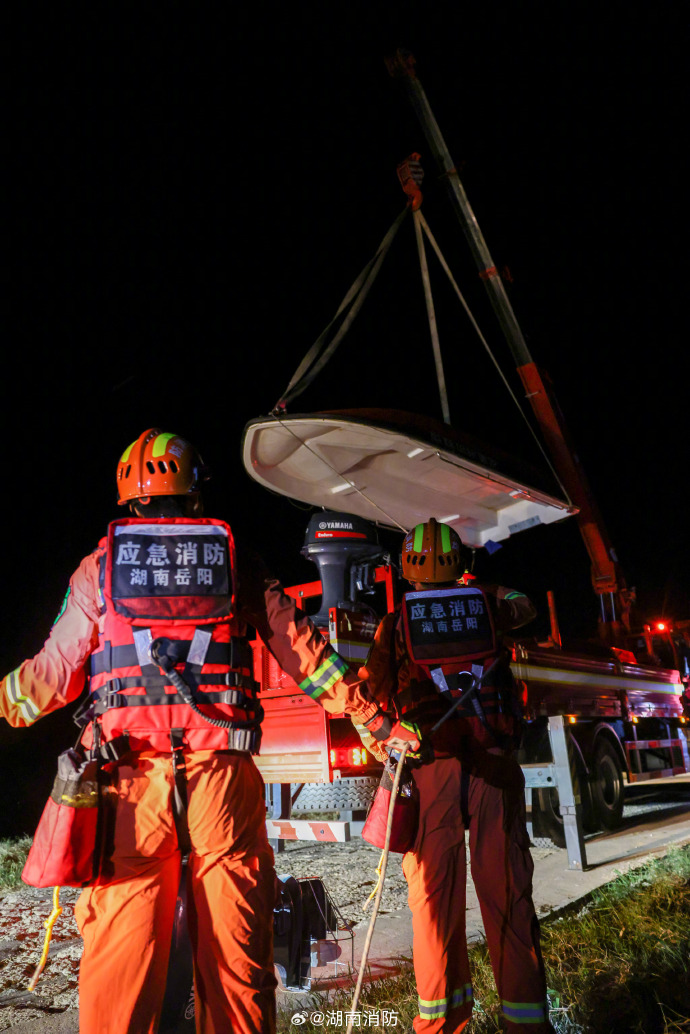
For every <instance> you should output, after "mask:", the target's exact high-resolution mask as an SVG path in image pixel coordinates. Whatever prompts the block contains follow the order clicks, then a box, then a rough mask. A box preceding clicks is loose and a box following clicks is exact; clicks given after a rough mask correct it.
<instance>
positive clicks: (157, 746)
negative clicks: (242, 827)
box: [83, 518, 261, 753]
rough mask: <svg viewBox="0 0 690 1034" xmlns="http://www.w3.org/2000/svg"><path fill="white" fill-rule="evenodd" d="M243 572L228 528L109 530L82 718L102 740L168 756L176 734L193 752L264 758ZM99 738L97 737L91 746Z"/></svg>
mask: <svg viewBox="0 0 690 1034" xmlns="http://www.w3.org/2000/svg"><path fill="white" fill-rule="evenodd" d="M235 569H236V565H235V548H234V542H233V538H232V532H231V530H230V528H229V526H228V525H227V524H225V523H224V522H223V521H218V520H211V519H208V518H200V519H190V518H165V519H156V520H153V519H147V518H124V519H122V520H117V521H113V522H112V523H111V524H110V525H109V527H108V537H107V545H106V552H105V556H104V558H103V561H102V576H101V581H102V592H103V598H104V602H105V622H104V627H103V632H102V633H101V634H100V635H99V645H98V649H97V650H96V651H95V652H94V653H93V654H92V656H91V674H90V680H89V691H90V696H89V702H88V704H87V710H86V712H85V715H84V718H83V720H84V721H88V720H94V722H95V724H96V726H97V727H98V729H99V732H98V733H97V734H96V735H97V736H98V737H99V738H100V740H101V742H102V741H106V742H108V741H112V740H115V739H117V738H118V737H121V736H127V737H128V746H129V749H131V750H156V751H160V752H168V751H169V750H170V748H171V733H172V732H173V731H175V733H176V735H177V736H178V737H179V735H180V732H181V733H182V735H183V739H184V743H185V745H187V746H188V747H189V748H190V749H193V750H227V749H234V750H249V751H251V752H252V753H258V749H259V741H260V729H259V722H260V719H261V708H260V705H259V704H258V701H257V700H256V696H255V691H256V687H255V683H254V680H253V663H252V651H251V648H250V646H249V644H248V642H247V640H246V638H245V637H244V635H243V633H244V626H243V624H242V623H241V622H239V621H238V619H237V618H236V616H235ZM154 641H157V643H158V645H159V646H161V647H162V651H163V653H164V654H165V656H166V657H167V658H168V659H169V661H171V663H172V664H173V665H174V669H175V671H176V672H177V673H178V674H179V675H181V676H182V678H183V680H184V682H185V683H186V684H187V686H188V687H189V688H190V689H191V690H192V696H193V698H194V703H195V705H196V708H197V710H195V709H193V708H192V706H190V705H189V704H188V703H186V702H185V700H184V698H183V696H181V695H180V693H178V692H177V690H176V688H175V686H174V685H173V684H172V682H171V681H170V678H169V677H168V676H167V675H166V674H165V673H164V671H163V670H162V669H161V668H160V667H159V666H158V664H156V663H154V661H153V660H152V657H151V652H150V647H151V644H152V642H154ZM209 721H210V722H213V723H216V724H209ZM92 739H93V733H92V731H91V729H89V730H87V732H86V734H85V736H84V744H85V746H87V747H89V746H91V741H92Z"/></svg>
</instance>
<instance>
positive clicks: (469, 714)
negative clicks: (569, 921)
mask: <svg viewBox="0 0 690 1034" xmlns="http://www.w3.org/2000/svg"><path fill="white" fill-rule="evenodd" d="M473 584H475V583H473ZM477 587H478V588H480V589H482V590H483V592H484V593H485V596H486V598H487V600H488V603H489V606H490V608H491V611H492V616H493V620H494V624H495V627H496V630H497V632H498V633H499V634H500V633H501V632H506V631H508V630H509V629H514V628H518V627H520V626H521V625H523V624H526V623H527V622H528V621H530V620H532V618H533V617H534V616H535V614H536V611H535V609H534V607H533V606H532V604H531V603H530V601H529V600H528V599H527V597H526V596H523V595H522V594H521V593H518V592H514V591H511V590H510V589H505V588H503V587H499V586H486V585H482V586H480V585H477ZM429 588H433V587H432V586H430V587H429ZM499 656H500V659H499V661H498V663H497V664H496V666H495V667H494V668H493V669H492V671H491V673H490V674H489V675H488V677H487V680H486V684H485V685H483V686H482V689H481V691H480V693H479V699H480V701H481V703H482V712H483V717H480V716H479V715H478V714H477V712H476V710H475V709H474V707H473V705H472V704H471V703H467V704H466V705H465V706H463V707H462V708H461V709H459V710H458V711H457V712H456V714H455V715H454V716H453V717H452V718H450V719H449V720H448V721H446V722H445V723H444V724H443V725H441V727H440V728H439V729H438V731H437V732H436V733H435V734H433V735H431V734H430V733H431V728H432V726H433V725H434V724H435V722H436V721H437V720H438V718H439V717H441V716H442V715H443V714H444V713H445V711H447V710H448V708H449V706H450V703H449V701H448V700H444V699H443V698H442V697H441V695H440V693H439V692H438V690H437V688H436V686H435V685H434V682H433V681H432V679H431V676H430V672H429V670H428V668H426V667H424V666H421V665H419V664H416V663H415V662H414V661H412V660H411V659H410V656H409V651H408V647H407V642H406V637H405V632H404V628H403V622H402V620H401V613H400V608H399V609H398V610H397V611H395V612H394V613H392V614H388V615H387V616H386V617H385V618H384V619H383V621H382V622H381V624H380V626H379V628H378V630H377V633H376V638H375V641H374V645H373V647H372V650H371V653H370V655H369V658H368V660H367V663H366V667H364V668H362V669H360V672H359V674H360V677H362V678H364V679H366V680H367V685H368V687H369V690H370V692H371V693H372V695H373V696H374V697H375V698H376V700H377V701H379V703H380V705H381V707H382V708H383V709H384V710H387V711H389V712H392V713H393V714H394V715H395V717H396V718H398V719H404V720H405V721H406V722H410V723H412V724H414V725H416V726H417V727H418V729H419V732H420V733H421V736H422V739H423V742H426V743H427V744H430V745H431V746H432V747H433V754H434V758H433V760H432V761H430V762H427V763H424V764H421V765H419V766H418V767H415V768H414V769H413V780H414V783H415V787H416V791H417V794H418V798H419V809H420V817H419V828H418V832H417V836H416V840H415V844H414V847H413V848H412V850H411V851H408V852H407V853H406V854H405V855H404V857H403V872H404V873H405V878H406V880H407V883H408V900H409V905H410V909H411V911H412V922H413V936H414V940H413V956H414V968H415V977H416V982H417V993H418V995H419V1013H418V1015H417V1017H416V1018H415V1021H414V1029H415V1031H416V1034H459V1032H460V1031H462V1030H463V1029H464V1028H465V1027H466V1025H467V1023H468V1022H469V1017H470V1016H471V1014H472V1004H473V998H472V982H471V976H470V969H469V962H468V956H467V941H466V929H465V899H466V851H465V831H466V830H469V844H470V857H471V865H472V877H473V880H474V885H475V889H476V891H477V896H478V898H479V904H480V908H481V913H482V919H483V921H484V929H485V933H486V939H487V944H488V947H489V952H490V955H491V963H492V967H493V971H494V976H495V979H496V986H497V988H498V994H499V997H500V998H501V1002H502V1011H503V1016H504V1020H505V1022H506V1027H507V1030H509V1031H510V1032H511V1034H517V1032H518V1031H520V1032H522V1034H527V1032H529V1034H547V1032H552V1030H553V1028H552V1027H551V1024H550V1023H549V1020H548V1005H547V1001H546V982H545V977H544V967H543V963H542V958H541V952H540V947H539V924H538V922H537V918H536V915H535V911H534V905H533V903H532V873H533V863H532V858H531V856H530V853H529V838H528V836H527V829H526V825H525V812H524V807H525V805H524V777H523V775H522V771H521V769H520V766H519V765H518V763H517V761H516V760H515V759H514V757H513V756H512V750H511V746H510V740H511V739H512V737H513V735H514V734H515V733H516V732H517V721H516V716H517V711H518V709H519V701H517V698H516V696H515V694H516V687H515V685H514V682H513V678H512V675H511V672H510V661H509V657H508V655H507V651H505V650H503V651H501V654H500V655H499ZM495 659H496V658H495V657H493V658H492V657H490V658H487V659H485V660H484V661H483V665H482V666H480V667H483V670H484V671H487V672H488V669H489V667H490V666H491V664H492V662H493V661H494V660H495ZM452 667H453V670H454V671H456V672H459V671H462V670H466V671H472V669H473V665H472V664H471V663H466V664H463V663H461V662H460V663H459V662H458V660H457V659H456V660H455V662H454V663H453V665H452ZM450 668H451V665H450V664H449V665H445V664H444V665H443V669H444V671H445V672H446V673H447V674H448V673H449V671H450ZM474 668H475V673H477V665H476V664H475V665H474ZM463 688H464V687H463ZM459 692H460V690H459V689H458V690H456V691H455V695H456V696H457V695H459Z"/></svg>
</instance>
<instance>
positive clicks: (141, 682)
mask: <svg viewBox="0 0 690 1034" xmlns="http://www.w3.org/2000/svg"><path fill="white" fill-rule="evenodd" d="M187 681H188V682H189V683H190V684H191V685H192V687H193V688H196V687H197V686H237V687H239V688H240V689H246V690H248V691H249V695H251V694H252V692H253V689H254V680H253V679H252V678H250V677H249V675H240V673H239V672H237V671H225V672H220V673H217V674H215V675H187ZM168 687H170V688H172V682H171V681H170V679H167V678H166V677H165V676H164V675H126V676H125V677H124V678H114V679H108V681H107V682H106V683H105V684H104V685H103V686H101V687H100V688H99V689H94V690H92V691H91V699H92V700H98V699H100V697H102V696H103V695H104V694H105V693H117V692H119V690H121V689H150V690H152V691H153V692H154V693H155V692H156V691H158V692H160V693H163V692H165V690H166V688H168Z"/></svg>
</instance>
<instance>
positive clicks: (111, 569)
mask: <svg viewBox="0 0 690 1034" xmlns="http://www.w3.org/2000/svg"><path fill="white" fill-rule="evenodd" d="M205 476H206V475H205V471H204V468H203V465H202V462H201V459H200V457H199V455H198V453H197V452H196V451H195V449H194V448H193V447H192V446H191V445H190V444H189V443H187V442H186V441H184V440H183V439H182V438H179V437H178V436H177V435H172V434H163V433H162V432H161V431H159V430H157V429H152V430H150V431H146V432H144V433H143V434H142V435H141V436H140V437H139V438H138V439H137V440H136V441H135V442H134V443H133V444H132V445H131V446H130V447H129V448H128V449H127V450H126V451H125V453H124V455H123V456H122V458H121V460H120V463H119V466H118V471H117V478H118V490H119V497H120V500H119V501H120V504H129V505H130V509H131V511H132V512H133V513H134V514H135V515H136V517H134V518H125V519H124V520H120V521H115V522H113V523H112V524H111V525H110V526H109V531H108V536H107V537H106V538H105V539H103V540H102V541H101V543H100V544H99V546H98V548H97V549H96V550H95V551H94V552H93V553H91V554H90V555H89V556H87V557H86V558H85V559H84V560H83V561H82V563H81V564H80V566H79V568H78V569H77V571H76V572H75V574H74V575H73V577H72V579H71V581H70V586H69V590H68V593H67V595H66V597H65V602H64V605H63V608H62V610H61V612H60V614H59V616H58V618H57V620H56V622H55V624H54V625H53V628H52V631H51V633H50V637H49V639H48V640H47V642H46V643H45V645H44V647H43V649H42V650H41V651H40V652H39V653H38V654H37V655H36V656H35V657H34V658H33V659H31V660H27V661H24V663H23V664H21V665H20V666H19V667H18V668H17V669H16V670H15V671H13V672H11V673H10V674H9V675H8V676H7V677H6V678H5V679H3V681H2V685H1V688H0V708H1V709H2V714H3V716H4V717H5V718H6V719H7V721H8V722H9V723H10V724H11V725H13V726H16V727H22V726H28V725H31V724H32V723H33V722H34V721H36V720H37V719H38V718H40V717H42V716H44V715H46V714H48V713H50V712H51V711H54V710H55V709H56V708H59V707H64V706H65V705H66V704H69V703H70V702H72V701H74V700H75V699H76V698H77V696H78V695H79V694H80V693H81V691H82V689H83V688H84V684H85V681H86V682H87V683H88V697H87V701H86V704H85V705H84V707H83V708H82V710H83V711H84V716H83V721H84V723H85V729H84V734H83V737H82V743H83V745H84V746H85V747H86V748H89V749H91V750H92V751H93V752H94V754H96V755H98V756H99V757H100V758H101V760H102V761H103V762H104V763H106V762H107V764H105V772H106V773H108V777H107V786H106V788H105V790H106V792H105V807H104V809H103V813H102V823H101V825H102V836H101V838H100V846H99V855H98V869H97V874H96V875H95V877H94V879H93V881H92V882H91V884H90V885H89V886H88V888H87V889H85V890H84V891H83V893H82V895H81V897H80V899H79V902H78V904H77V907H76V916H77V921H78V924H79V929H80V931H81V934H82V936H83V939H84V953H83V958H82V963H81V970H80V1029H81V1031H82V1034H125V1031H126V1032H128V1034H153V1032H154V1031H156V1030H157V1029H158V1022H159V1018H160V1015H161V1007H162V1001H163V996H164V989H165V983H166V973H167V967H168V957H169V951H170V944H171V936H172V926H173V918H174V911H175V902H176V898H177V894H178V886H179V882H180V875H181V871H182V870H181V859H182V856H183V855H188V863H187V889H188V911H189V933H190V938H191V942H192V947H193V953H194V984H195V991H196V1025H197V1031H198V1032H203V1034H229V1032H231V1031H232V1034H271V1032H272V1031H273V1030H274V1029H275V987H276V980H275V977H274V973H273V961H272V956H273V931H272V913H273V907H274V903H275V873H274V868H273V853H272V851H271V848H270V846H269V844H268V841H267V837H266V824H265V818H266V813H265V804H264V794H263V781H262V778H261V775H260V774H259V771H258V769H257V768H256V766H255V764H254V761H253V760H252V756H251V754H252V752H254V753H257V752H258V745H259V735H260V733H259V721H260V707H259V705H258V702H257V700H256V698H255V696H254V688H255V684H254V682H253V679H252V659H251V650H250V648H249V645H248V643H247V640H246V638H245V626H246V624H247V623H249V624H251V625H252V626H253V627H254V628H256V629H257V631H258V633H259V635H260V636H261V638H262V639H263V641H264V642H265V643H266V645H267V646H268V648H269V649H270V650H271V652H272V653H273V655H274V656H275V658H276V659H277V661H278V663H279V664H280V666H281V667H282V668H283V669H284V670H285V671H286V672H288V674H289V675H290V676H291V677H292V678H294V680H295V681H296V682H297V683H298V684H299V685H300V688H301V689H302V690H303V691H304V692H306V693H308V694H309V695H310V696H311V697H313V698H314V699H318V701H319V702H320V703H321V704H323V706H324V707H325V708H326V709H327V710H333V711H337V712H342V711H343V710H345V711H347V712H348V713H350V714H351V715H352V716H353V718H354V719H355V720H356V721H357V722H358V723H362V722H364V721H366V720H367V719H368V718H370V717H371V716H372V714H374V712H375V710H376V705H375V704H374V703H371V702H368V700H367V699H366V698H365V696H363V691H362V689H361V683H360V682H359V680H358V679H357V678H356V677H355V675H354V674H353V673H350V672H348V669H347V666H346V664H345V662H344V661H342V660H341V658H340V657H339V656H338V655H337V654H336V653H335V652H334V650H333V649H332V648H331V647H330V645H329V644H328V643H327V642H326V641H325V640H324V639H323V638H322V636H321V634H320V633H319V632H318V630H317V629H316V628H315V627H314V625H313V624H312V623H311V622H310V620H309V619H308V618H307V617H306V615H305V614H303V613H302V612H301V611H300V610H298V609H297V608H296V607H295V604H294V602H293V601H292V600H291V599H290V598H288V597H287V596H286V595H285V594H284V593H283V592H282V590H281V587H280V585H279V584H278V582H277V581H275V580H274V579H272V578H271V577H270V576H269V575H268V574H267V572H266V571H265V569H264V568H263V565H262V564H261V562H260V561H259V560H258V559H257V558H255V557H249V556H247V555H245V554H242V553H238V554H235V549H234V544H233V541H232V533H231V531H230V528H229V527H228V526H227V525H226V524H224V523H223V522H222V521H213V520H210V519H206V518H204V517H203V516H202V503H201V497H200V494H199V489H200V484H201V482H202V480H203V479H204V477H205ZM178 675H179V676H180V677H181V679H180V678H177V676H178ZM190 687H191V691H192V692H191V693H190Z"/></svg>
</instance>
